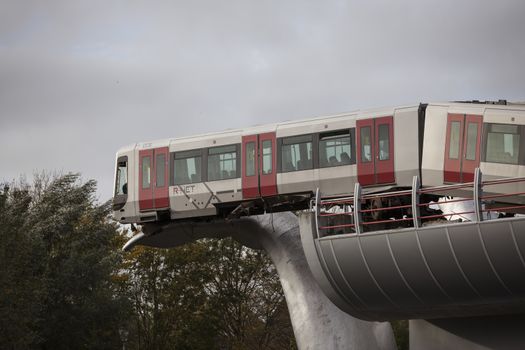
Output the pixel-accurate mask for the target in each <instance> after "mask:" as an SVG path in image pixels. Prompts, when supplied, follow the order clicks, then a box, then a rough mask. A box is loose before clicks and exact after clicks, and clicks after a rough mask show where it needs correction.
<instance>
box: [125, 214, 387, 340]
mask: <svg viewBox="0 0 525 350" xmlns="http://www.w3.org/2000/svg"><path fill="white" fill-rule="evenodd" d="M227 236H232V237H233V238H234V239H236V240H238V241H239V242H241V243H242V244H244V245H246V246H249V247H252V248H256V249H264V250H265V251H266V252H267V253H268V255H269V256H270V258H271V259H272V261H273V263H274V264H275V267H276V269H277V272H278V274H279V278H280V280H281V284H282V287H283V290H284V294H285V297H286V302H287V304H288V309H289V311H290V318H291V321H292V326H293V329H294V333H295V337H296V341H297V346H298V347H299V349H395V348H396V346H395V342H394V337H393V333H392V328H391V327H390V324H389V323H384V322H368V321H362V320H359V319H357V318H354V317H352V316H350V315H349V314H347V313H345V312H343V311H341V310H340V309H339V308H337V307H336V306H335V305H334V304H333V303H332V302H330V300H329V299H328V298H327V297H326V296H325V294H324V293H323V292H322V290H321V289H320V287H319V286H318V284H317V283H316V282H315V279H314V278H313V275H312V273H311V271H310V269H309V268H308V264H307V262H306V259H305V255H304V252H303V249H302V246H301V237H300V233H299V226H298V219H297V217H296V216H295V215H293V214H292V213H278V214H273V215H261V216H254V217H249V218H242V219H239V220H235V221H233V222H229V223H227V222H225V221H213V222H209V223H185V224H184V223H183V224H180V223H170V224H167V225H165V226H163V227H162V228H161V231H159V233H156V234H153V235H149V236H146V235H143V234H140V236H139V235H137V236H135V237H133V238H132V239H131V240H130V241H129V242H128V243H127V244H126V246H125V249H131V248H132V247H133V246H135V245H146V246H152V247H159V248H169V247H175V246H178V245H181V244H185V243H188V242H191V241H193V240H196V239H199V238H204V237H209V238H223V237H227Z"/></svg>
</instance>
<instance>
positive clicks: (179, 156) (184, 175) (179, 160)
mask: <svg viewBox="0 0 525 350" xmlns="http://www.w3.org/2000/svg"><path fill="white" fill-rule="evenodd" d="M201 158H202V157H201V151H200V150H197V151H187V152H177V153H175V162H174V163H173V164H174V169H173V172H174V174H175V181H174V184H175V185H182V184H189V183H195V182H201Z"/></svg>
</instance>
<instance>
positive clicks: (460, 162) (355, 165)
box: [113, 100, 525, 224]
mask: <svg viewBox="0 0 525 350" xmlns="http://www.w3.org/2000/svg"><path fill="white" fill-rule="evenodd" d="M524 134H525V104H523V103H508V102H506V101H504V100H500V101H498V102H479V101H467V102H447V103H424V104H423V103H422V104H419V105H415V106H402V107H394V108H382V109H371V110H362V111H356V112H351V113H344V114H339V115H333V116H323V117H317V118H313V119H308V120H301V121H289V122H283V123H277V124H269V125H263V126H254V127H249V128H244V129H236V130H227V131H223V132H217V133H209V134H204V135H199V136H191V137H182V138H177V139H167V140H159V141H152V142H143V143H136V144H132V145H129V146H127V147H124V148H121V149H120V150H119V151H118V152H117V155H116V173H115V186H114V189H115V193H114V198H113V210H114V216H115V218H116V219H117V220H118V221H119V222H120V223H123V224H126V223H133V224H135V223H137V224H144V223H151V222H157V221H166V220H183V219H186V220H188V219H189V220H202V219H206V218H211V217H217V216H219V217H225V218H232V217H239V216H243V215H252V214H260V213H264V212H277V211H285V210H300V209H305V208H308V205H309V203H310V201H311V198H312V197H313V196H314V193H315V192H316V190H317V189H319V191H320V193H321V195H322V196H325V197H326V196H333V197H338V196H348V195H351V194H352V192H353V191H354V185H355V183H356V182H359V183H360V185H361V186H362V189H363V192H364V193H374V192H377V193H379V192H385V191H397V190H402V189H408V188H411V186H412V180H413V177H414V176H415V175H417V176H419V178H420V182H421V185H422V186H423V187H433V186H440V185H444V184H453V183H465V182H471V181H473V179H474V170H475V168H478V167H479V168H480V169H481V171H482V174H483V178H484V179H495V178H502V177H520V176H524V175H525V135H524ZM505 186H506V187H505ZM516 186H521V185H517V184H509V185H500V187H498V188H495V189H494V190H493V191H494V192H495V193H498V192H503V191H505V192H514V193H516V195H515V196H507V197H504V200H505V201H506V202H509V203H521V204H523V196H521V195H519V193H520V192H525V188H518V187H516ZM443 195H444V194H443V193H436V194H434V195H431V194H430V195H428V196H427V197H428V198H426V199H423V200H427V201H430V200H436V196H437V197H439V196H443ZM446 195H449V196H450V195H455V196H461V195H466V193H462V192H461V191H460V190H458V191H456V192H455V193H447V194H446ZM381 201H382V202H381ZM387 201H388V200H387V199H385V200H380V202H379V203H375V204H374V203H369V204H368V205H381V206H389V205H394V204H395V203H390V202H387ZM500 204H502V205H503V203H493V205H494V206H496V207H497V205H500Z"/></svg>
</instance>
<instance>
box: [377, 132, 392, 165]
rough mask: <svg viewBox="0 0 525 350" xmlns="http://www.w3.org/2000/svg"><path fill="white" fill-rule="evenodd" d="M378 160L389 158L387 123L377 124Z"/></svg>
mask: <svg viewBox="0 0 525 350" xmlns="http://www.w3.org/2000/svg"><path fill="white" fill-rule="evenodd" d="M378 141H379V160H388V159H390V133H389V125H388V124H380V125H379V140H378Z"/></svg>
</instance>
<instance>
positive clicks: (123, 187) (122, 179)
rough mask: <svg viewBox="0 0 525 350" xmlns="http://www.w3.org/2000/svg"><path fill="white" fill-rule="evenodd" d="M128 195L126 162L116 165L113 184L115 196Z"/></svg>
mask: <svg viewBox="0 0 525 350" xmlns="http://www.w3.org/2000/svg"><path fill="white" fill-rule="evenodd" d="M121 194H128V162H127V161H119V162H118V163H117V181H116V182H115V196H118V195H121Z"/></svg>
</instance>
